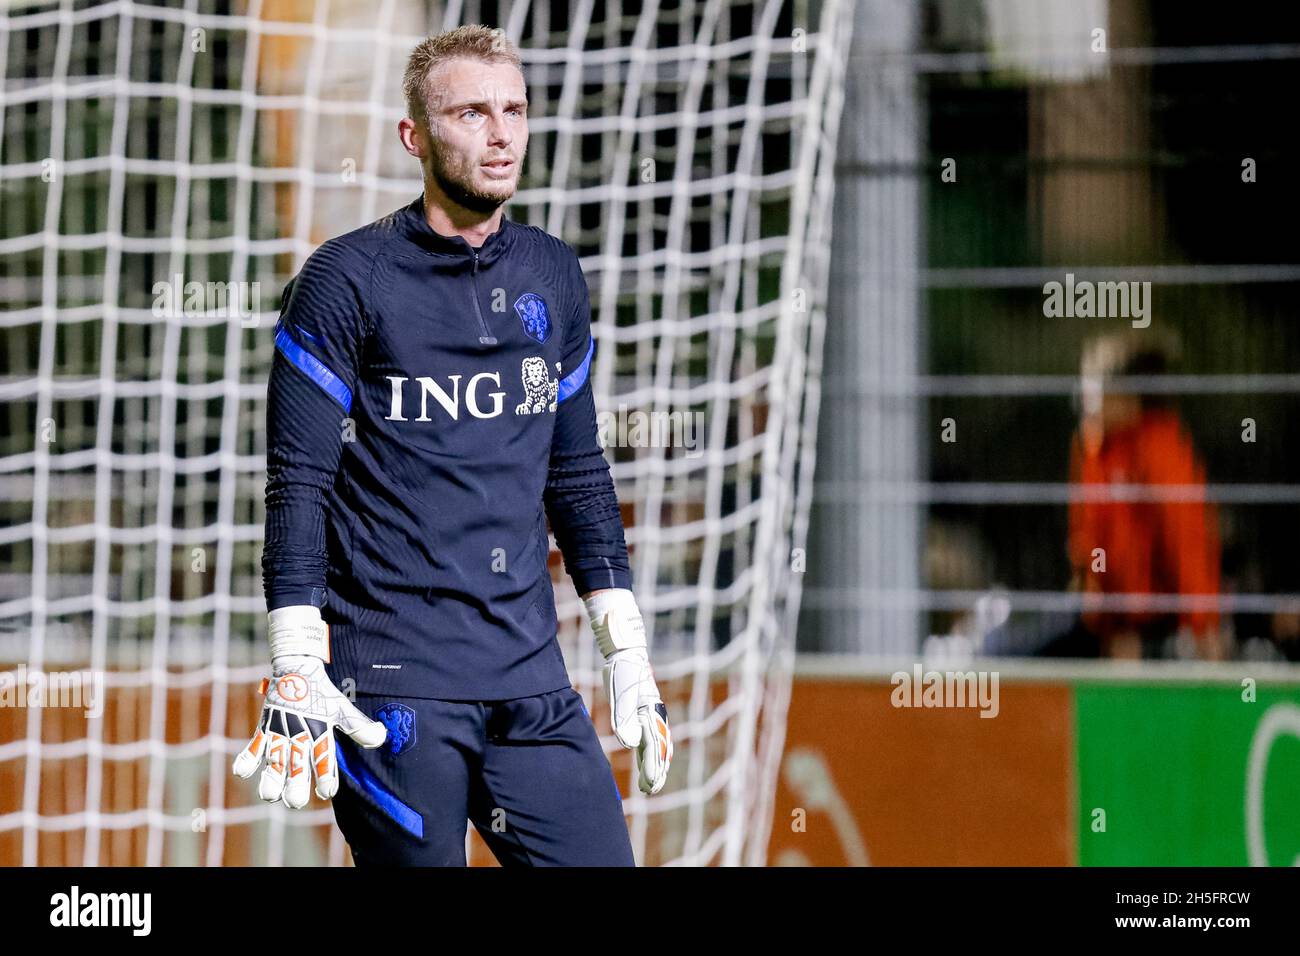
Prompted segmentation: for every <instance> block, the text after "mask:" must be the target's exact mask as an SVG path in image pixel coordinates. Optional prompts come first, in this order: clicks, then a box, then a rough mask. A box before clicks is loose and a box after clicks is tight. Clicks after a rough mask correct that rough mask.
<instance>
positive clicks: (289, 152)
mask: <svg viewBox="0 0 1300 956" xmlns="http://www.w3.org/2000/svg"><path fill="white" fill-rule="evenodd" d="M851 6H852V4H851V2H850V0H822V2H814V0H793V2H790V0H786V2H777V0H771V2H765V0H754V2H741V0H701V2H689V0H688V2H684V3H681V4H673V5H660V4H659V3H656V2H650V0H647V2H645V3H615V2H611V3H605V2H593V0H572V2H571V3H567V4H565V3H551V2H535V3H530V2H516V3H502V4H487V3H477V2H473V0H471V2H468V3H450V4H447V5H446V6H445V7H444V6H443V5H442V4H439V3H432V4H428V3H424V2H417V0H356V2H344V0H332V2H331V0H261V2H257V0H253V2H249V3H243V2H232V0H174V2H170V3H150V2H140V0H134V2H106V3H90V2H82V0H65V2H44V3H21V2H20V3H9V4H8V5H0V64H2V70H3V75H4V84H3V89H2V91H0V286H3V301H4V310H3V317H2V319H0V328H2V335H3V348H0V398H2V399H3V412H2V414H3V422H4V424H3V428H0V489H3V492H2V494H0V864H25V865H147V866H161V865H247V864H252V865H261V864H271V865H284V864H305V865H327V864H341V863H344V862H346V861H347V854H346V847H345V845H344V843H343V841H342V838H341V835H340V834H339V832H338V830H337V829H336V828H335V827H334V824H333V813H332V811H331V809H330V808H329V806H328V805H327V804H323V803H321V802H319V801H317V800H315V798H313V803H312V804H311V805H310V806H309V807H308V808H307V809H305V810H302V811H289V810H287V809H285V808H284V807H282V806H279V805H267V804H263V803H261V802H260V801H259V800H258V799H257V797H256V793H255V789H256V788H255V786H254V785H252V784H250V783H247V782H245V781H241V780H238V779H237V778H235V777H233V776H232V775H231V772H230V765H231V761H232V758H233V756H234V754H235V753H236V752H237V751H238V749H239V748H240V747H242V746H243V744H244V743H245V742H246V740H247V737H248V735H249V733H250V731H251V729H252V727H253V725H254V723H255V721H256V719H257V714H258V710H259V707H260V697H258V695H257V693H256V688H257V685H258V683H259V681H260V679H261V678H262V677H263V676H264V674H266V673H267V671H268V660H267V645H266V638H265V619H266V618H265V611H266V607H265V601H264V598H263V594H262V587H261V571H260V558H261V542H262V534H263V520H264V513H263V490H264V484H265V478H266V475H265V457H264V452H265V441H264V434H263V428H264V422H265V394H266V380H267V375H268V372H269V369H270V364H271V358H272V354H273V347H274V346H273V334H274V333H273V329H274V325H275V320H276V310H277V308H278V305H279V299H280V291H281V289H282V288H283V286H284V284H285V283H286V282H287V281H288V279H289V278H291V277H292V276H293V275H294V274H295V273H296V272H297V270H298V269H299V268H300V267H301V265H302V263H303V261H304V260H305V259H306V257H307V256H308V255H309V254H310V253H311V252H312V250H313V249H315V248H316V246H317V245H319V244H320V243H321V242H322V241H323V240H325V239H327V238H329V237H330V236H333V235H337V234H339V233H342V232H345V231H348V230H350V229H352V228H355V227H356V226H359V225H361V224H363V223H366V222H369V221H371V220H374V219H376V218H378V217H379V216H382V215H384V214H386V213H388V212H390V211H392V210H393V209H396V208H398V207H399V206H402V205H404V204H406V203H408V202H409V201H410V200H411V199H412V198H414V197H415V196H416V195H417V194H418V193H419V191H420V180H419V170H418V166H417V165H416V163H415V161H414V160H412V159H411V158H410V157H409V156H407V155H406V154H405V153H404V152H402V151H401V149H400V147H399V144H398V142H397V139H396V135H395V125H396V123H397V121H398V120H399V119H400V118H401V116H402V100H401V95H400V80H401V74H402V69H403V67H404V65H405V58H406V55H407V53H408V52H409V51H410V49H411V48H412V47H413V46H414V45H415V44H416V43H417V42H418V41H419V40H420V39H421V38H422V37H423V36H424V35H425V34H427V33H429V32H438V31H439V30H442V29H446V28H449V27H451V26H455V25H456V24H457V23H465V22H482V23H487V24H488V25H491V26H500V27H501V28H502V29H503V30H504V31H505V32H506V34H507V35H508V36H509V37H510V39H511V40H513V41H514V42H515V43H516V44H517V45H518V46H519V47H520V49H521V52H522V54H523V57H524V63H525V79H526V81H527V84H528V91H529V99H530V109H529V111H530V128H531V141H530V146H529V156H528V160H527V162H526V163H525V170H524V174H523V177H522V180H521V188H520V192H519V193H518V195H517V196H516V199H515V200H514V201H513V202H512V203H511V204H510V205H509V206H508V208H507V215H509V216H511V217H512V218H514V219H516V220H518V221H521V222H527V223H531V224H534V225H537V226H540V227H542V228H544V229H546V230H547V231H548V232H551V233H553V234H555V235H557V236H560V237H562V238H563V239H565V240H566V241H568V242H569V243H570V244H571V245H573V246H574V247H575V249H577V251H578V252H579V255H580V256H581V259H582V265H583V268H584V270H585V272H586V276H587V280H588V283H589V285H590V287H591V293H592V295H591V301H592V318H593V331H594V334H595V336H596V338H597V340H598V360H597V362H596V364H595V366H594V367H593V368H594V371H593V382H594V386H595V390H596V396H597V407H598V410H599V411H600V413H601V422H602V426H603V427H604V429H605V434H606V437H607V439H608V444H607V455H608V457H609V460H610V461H611V463H612V466H613V474H614V478H615V481H616V483H617V486H618V491H619V497H620V500H621V502H622V503H623V510H624V518H625V524H626V526H627V536H628V544H629V547H630V551H631V556H632V562H633V576H634V579H635V586H636V590H637V595H638V599H639V602H640V604H641V607H642V610H643V611H644V612H645V615H646V621H647V626H648V628H649V630H650V638H651V653H652V659H653V660H654V661H655V668H656V676H657V677H658V681H659V684H660V687H661V689H662V690H663V692H664V696H665V698H666V700H667V703H668V707H669V715H670V719H671V721H672V726H673V732H674V738H675V741H676V755H675V759H674V763H673V769H672V774H671V775H670V779H669V782H668V786H667V787H666V789H665V790H664V791H663V792H661V793H660V794H659V795H657V796H655V797H654V798H651V799H646V798H644V797H643V796H642V795H641V793H640V792H639V791H638V790H637V788H636V786H635V784H634V783H633V777H632V769H633V768H632V766H631V762H630V759H629V758H630V755H629V752H627V751H624V750H622V749H621V748H620V747H619V746H618V744H617V741H615V740H614V738H613V737H612V735H611V734H610V732H609V727H608V719H607V716H606V711H605V709H604V707H603V701H602V700H601V698H602V696H603V692H602V691H601V690H600V689H599V683H600V681H599V676H600V672H599V665H600V663H601V662H600V661H599V659H598V658H597V655H596V650H595V647H594V642H593V639H592V636H591V633H590V630H589V628H588V627H587V625H586V622H585V619H584V618H583V615H582V613H581V604H580V602H579V601H578V599H577V596H576V595H575V594H574V592H573V589H572V585H571V584H570V583H569V580H568V578H567V576H565V575H563V573H562V571H561V568H560V563H559V556H558V554H557V553H553V554H552V571H553V574H554V576H555V579H556V583H557V606H558V610H559V619H560V638H561V643H562V646H563V648H564V651H565V655H566V659H567V661H568V663H569V668H570V673H571V675H572V677H573V680H574V684H575V686H577V687H578V689H579V690H581V691H582V692H583V694H584V696H585V697H586V698H587V700H588V704H589V706H590V708H591V710H592V712H593V716H594V719H595V720H596V724H597V729H598V730H599V731H600V732H601V735H602V740H603V742H604V744H605V747H606V751H607V753H608V754H609V755H610V758H611V761H612V762H613V764H614V767H615V771H616V774H617V776H618V778H619V781H620V786H621V789H622V791H623V793H624V795H625V798H626V800H625V806H626V810H627V813H628V815H629V825H630V827H631V832H632V836H633V846H634V848H635V850H636V853H637V858H638V861H639V862H640V863H642V864H643V865H659V864H674V863H675V864H761V863H763V862H764V861H765V847H766V842H767V836H768V830H769V826H770V817H771V806H770V804H771V799H772V793H773V788H774V786H775V773H776V766H777V758H778V757H779V753H780V749H781V747H782V743H783V740H782V736H783V727H784V708H785V700H786V696H787V694H788V690H789V681H790V663H791V659H792V655H793V642H794V626H795V620H796V616H797V610H798V603H799V593H800V572H801V570H802V547H803V544H804V538H805V526H806V518H807V512H808V504H809V496H810V490H811V477H812V465H813V452H814V448H813V441H814V433H815V428H814V423H815V416H816V409H817V381H818V367H819V362H820V348H821V338H822V324H823V322H824V306H825V300H826V288H825V286H826V281H827V271H828V258H827V246H828V243H829V241H830V236H829V222H830V215H829V213H830V202H831V199H832V186H833V179H832V177H833V160H834V155H835V138H836V130H837V124H838V118H839V113H840V108H841V101H842V93H843V87H844V71H845V67H846V59H847V49H848V41H849V32H850V24H851V16H850V14H851ZM431 11H432V19H430V16H431V13H430V12H431ZM473 839H477V838H476V837H473V838H472V840H473ZM471 842H472V841H471ZM471 859H472V861H474V862H486V861H487V854H486V850H484V849H483V848H482V847H481V846H479V847H477V848H476V849H474V851H473V852H472V856H471Z"/></svg>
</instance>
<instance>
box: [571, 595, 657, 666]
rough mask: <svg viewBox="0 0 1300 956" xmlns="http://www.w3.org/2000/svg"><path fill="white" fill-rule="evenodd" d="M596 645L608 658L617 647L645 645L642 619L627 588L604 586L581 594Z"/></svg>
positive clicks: (622, 649) (620, 648) (625, 648)
mask: <svg viewBox="0 0 1300 956" xmlns="http://www.w3.org/2000/svg"><path fill="white" fill-rule="evenodd" d="M583 604H585V605H586V607H587V620H589V621H590V622H591V630H592V632H593V633H594V634H595V635H596V646H597V647H599V648H600V653H601V654H602V655H603V656H604V657H606V658H608V657H609V656H610V655H611V654H614V653H616V652H617V651H625V650H628V649H629V648H633V647H645V646H646V643H645V622H644V621H643V620H642V619H641V612H640V611H639V610H638V609H637V606H636V598H635V597H634V596H633V595H632V592H631V591H629V590H628V589H627V588H607V589H605V590H603V591H597V592H596V593H594V594H592V595H590V596H588V597H585V598H583Z"/></svg>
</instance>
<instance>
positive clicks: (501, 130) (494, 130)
mask: <svg viewBox="0 0 1300 956" xmlns="http://www.w3.org/2000/svg"><path fill="white" fill-rule="evenodd" d="M488 138H489V139H491V140H492V141H493V142H502V143H505V144H509V143H510V126H509V124H507V123H506V118H505V116H504V115H502V114H501V113H494V114H493V115H492V119H491V120H490V121H489V123H488Z"/></svg>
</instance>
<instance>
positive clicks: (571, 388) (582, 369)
mask: <svg viewBox="0 0 1300 956" xmlns="http://www.w3.org/2000/svg"><path fill="white" fill-rule="evenodd" d="M595 351H596V340H595V339H587V354H586V355H585V356H584V357H583V359H582V362H581V364H579V365H578V367H577V368H575V369H574V370H573V371H572V372H570V373H569V374H568V375H566V376H564V378H562V379H560V397H559V399H558V401H561V402H562V401H564V400H565V399H566V398H568V397H569V396H570V395H572V394H573V393H574V392H576V391H577V390H578V389H580V388H582V383H583V382H585V381H586V380H587V373H589V372H590V371H591V356H592V355H593V354H594V353H595Z"/></svg>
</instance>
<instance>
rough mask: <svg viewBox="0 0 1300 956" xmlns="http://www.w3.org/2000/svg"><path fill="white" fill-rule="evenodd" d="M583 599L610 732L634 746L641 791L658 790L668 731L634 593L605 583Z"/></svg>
mask: <svg viewBox="0 0 1300 956" xmlns="http://www.w3.org/2000/svg"><path fill="white" fill-rule="evenodd" d="M583 603H584V604H585V605H586V607H587V618H588V620H590V621H591V629H592V631H594V632H595V634H596V644H597V646H598V647H599V648H600V652H601V654H603V655H604V657H605V670H604V678H605V695H606V696H607V697H608V698H609V716H610V724H611V725H612V726H613V729H614V735H615V736H616V737H618V741H619V743H621V744H622V745H623V746H624V747H627V748H629V749H635V750H636V762H637V770H638V781H637V783H638V786H640V788H641V791H642V792H643V793H649V794H654V793H658V792H659V791H660V790H661V789H663V785H664V781H665V780H667V779H668V767H669V765H670V764H671V763H672V759H673V736H672V733H671V732H670V731H669V729H668V708H667V707H665V706H664V702H663V698H662V697H660V696H659V688H658V686H657V685H656V684H655V675H654V671H653V670H652V669H651V667H650V659H649V656H648V655H647V653H646V642H645V622H644V621H643V620H642V619H641V612H640V611H639V610H638V609H637V606H636V598H634V597H633V596H632V592H631V591H629V590H628V589H627V588H607V589H605V590H601V591H593V592H592V593H591V594H589V595H588V596H587V597H585V598H583Z"/></svg>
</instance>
